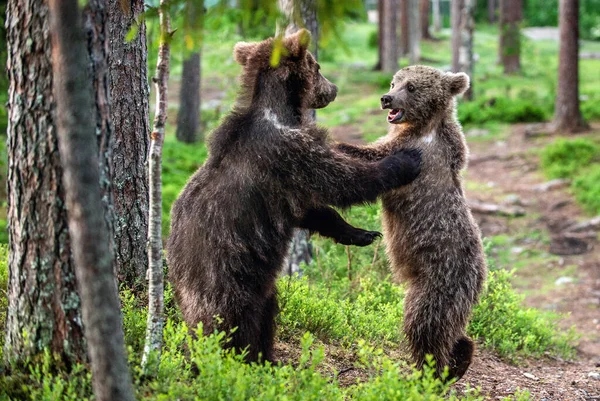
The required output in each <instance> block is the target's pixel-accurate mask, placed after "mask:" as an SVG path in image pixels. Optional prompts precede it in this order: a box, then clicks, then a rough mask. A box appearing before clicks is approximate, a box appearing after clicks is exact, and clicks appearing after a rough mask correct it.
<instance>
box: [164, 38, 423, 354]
mask: <svg viewBox="0 0 600 401" xmlns="http://www.w3.org/2000/svg"><path fill="white" fill-rule="evenodd" d="M309 39H310V38H309V35H308V33H307V31H304V30H303V31H300V32H299V33H298V34H297V35H294V36H291V37H289V38H287V39H285V40H284V41H283V47H284V49H283V52H282V57H281V59H280V62H279V65H278V66H277V67H274V66H272V65H271V54H272V51H273V48H274V47H273V46H274V39H268V40H265V41H263V42H260V43H238V44H237V45H236V46H235V49H234V58H235V60H236V61H237V62H238V63H240V64H241V65H242V66H243V73H242V76H241V82H242V92H241V95H240V96H239V98H238V102H237V104H236V106H235V107H234V109H233V111H232V112H231V114H230V115H228V116H227V117H226V118H225V119H224V120H223V122H222V124H221V125H220V126H219V127H218V128H217V129H216V130H215V132H214V133H213V134H212V135H211V138H210V144H209V158H208V160H207V161H206V163H205V164H204V165H203V166H202V167H201V168H200V169H199V170H198V171H197V172H196V173H195V174H194V175H193V176H192V177H191V179H190V180H189V182H188V183H187V185H186V187H185V188H184V189H183V191H182V192H181V194H180V195H179V198H178V199H177V200H176V201H175V203H174V205H173V209H172V211H171V233H170V236H169V239H168V244H167V251H168V252H167V259H168V265H169V279H170V281H171V283H172V284H173V286H174V289H175V294H176V300H177V302H178V304H179V306H180V308H181V311H182V313H183V317H184V319H185V321H186V323H187V324H188V326H189V327H190V328H195V327H196V326H197V325H198V323H200V322H201V323H202V324H203V328H204V333H212V332H213V331H214V330H215V329H220V330H224V331H227V332H231V331H232V330H233V329H234V328H237V330H235V331H233V332H232V333H231V334H230V341H229V342H228V343H227V346H228V347H234V348H235V349H237V350H238V351H241V350H244V349H247V357H246V359H247V361H257V360H259V356H262V360H272V359H273V338H274V334H275V326H274V318H275V315H276V313H277V299H276V287H275V282H276V279H277V277H278V275H279V273H280V271H281V268H282V264H283V261H284V258H285V256H286V253H287V251H288V246H289V243H290V241H291V239H292V231H293V229H294V228H295V227H302V228H307V229H309V230H312V231H317V232H319V233H321V234H323V235H326V236H333V237H334V239H336V240H337V241H338V242H342V243H348V244H361V245H367V244H370V243H371V242H372V241H373V240H374V238H375V236H376V235H377V234H378V233H377V232H369V231H364V230H360V229H357V228H354V227H352V226H350V225H348V224H347V223H346V222H345V221H344V220H343V219H342V218H341V217H340V216H339V214H338V213H337V212H335V211H334V210H333V209H331V208H329V207H328V206H327V205H334V206H339V207H347V206H349V205H352V204H356V203H362V202H366V201H374V200H375V199H376V198H377V196H378V195H380V194H381V193H383V192H386V191H389V190H391V189H393V188H396V187H399V186H401V185H405V184H408V183H409V182H411V181H412V180H414V179H415V177H416V176H417V175H418V174H419V169H420V155H419V152H418V151H414V150H412V151H410V150H409V151H405V150H402V151H400V152H396V153H394V154H393V155H392V154H390V156H388V157H385V158H383V159H382V160H381V161H377V162H369V161H362V160H356V159H354V158H352V157H349V156H347V155H344V154H341V153H336V152H335V151H334V150H333V149H332V147H331V144H330V143H329V141H328V138H327V132H326V130H324V129H321V128H318V127H317V126H315V125H314V124H313V123H310V122H308V121H309V119H308V118H306V115H307V113H308V110H309V109H312V108H321V107H325V106H326V105H327V104H329V103H330V102H331V101H333V100H334V99H335V96H336V92H337V88H336V87H335V85H333V84H332V83H330V82H329V81H328V80H327V79H325V78H324V77H323V76H322V75H321V74H320V73H319V65H318V64H317V63H316V62H315V59H314V58H313V56H312V55H311V54H310V53H309V52H308V51H307V47H308V42H309Z"/></svg>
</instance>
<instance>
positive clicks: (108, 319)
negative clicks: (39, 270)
mask: <svg viewBox="0 0 600 401" xmlns="http://www.w3.org/2000/svg"><path fill="white" fill-rule="evenodd" d="M48 4H49V9H50V17H51V21H50V25H51V31H52V46H53V51H52V60H53V66H54V74H53V77H54V82H55V90H54V92H55V95H56V111H57V113H56V115H57V132H58V135H59V145H60V146H59V150H60V156H61V159H62V165H63V167H64V171H63V179H64V183H65V192H66V199H67V209H68V211H69V231H70V233H71V236H72V248H73V257H74V259H75V263H76V266H77V278H78V281H79V290H80V293H81V301H82V308H83V319H84V323H85V337H86V340H87V344H88V350H89V354H90V361H91V364H92V377H93V385H94V393H95V395H96V398H97V399H98V400H99V401H109V400H133V399H134V397H133V388H132V386H131V378H130V374H129V368H128V366H127V358H126V356H125V343H124V339H123V328H122V321H121V315H120V312H119V298H118V295H117V287H116V282H115V279H114V270H113V263H112V262H113V258H112V250H111V246H110V243H111V240H110V239H111V235H110V232H109V230H108V226H107V224H106V218H105V206H104V204H103V202H102V198H103V192H104V193H105V194H106V192H105V191H103V190H102V189H101V188H100V179H101V176H102V174H101V173H100V169H99V168H98V166H99V164H98V163H99V162H100V163H102V161H100V160H99V159H98V154H97V152H98V148H97V146H95V143H94V142H95V141H94V138H95V137H96V132H97V124H96V123H95V122H94V117H93V110H94V106H95V105H94V103H96V106H97V102H98V99H97V97H98V96H100V95H101V94H102V93H101V92H100V91H98V89H99V88H98V87H96V92H97V95H96V99H95V100H96V102H94V100H93V98H94V95H93V93H94V91H92V88H91V85H90V82H89V77H88V73H87V68H86V67H87V63H88V57H87V55H86V48H85V40H84V35H83V30H82V29H81V24H80V13H79V7H78V4H77V0H50V1H49V3H48ZM88 13H89V14H88V15H90V16H91V17H92V18H91V19H88V20H87V21H88V23H89V22H90V21H93V22H94V24H93V26H94V27H95V28H97V30H98V33H100V36H99V37H101V38H106V37H107V36H106V35H104V28H105V26H106V20H107V18H108V17H107V15H106V3H105V0H104V1H103V0H97V1H95V0H92V1H90V3H89V10H88ZM89 39H90V36H89V32H88V40H89ZM92 40H93V39H92ZM106 49H107V47H105V48H104V49H102V50H100V48H97V49H96V50H98V51H97V52H94V55H96V56H101V55H102V54H104V55H106V52H104V50H106ZM97 61H98V60H96V63H95V66H96V67H99V70H100V71H94V75H96V74H103V75H104V76H106V75H107V70H106V63H98V62H97ZM102 70H103V71H102ZM96 84H98V83H97V82H96ZM102 85H103V87H105V88H106V89H108V82H106V81H105V82H103V83H102ZM103 95H104V100H107V99H108V98H109V97H108V94H107V93H106V92H104V93H103ZM105 107H108V102H106V104H105ZM95 109H96V112H97V110H98V109H97V107H96V108H95ZM104 146H106V147H107V148H108V146H107V145H106V144H104ZM100 166H101V167H102V164H100Z"/></svg>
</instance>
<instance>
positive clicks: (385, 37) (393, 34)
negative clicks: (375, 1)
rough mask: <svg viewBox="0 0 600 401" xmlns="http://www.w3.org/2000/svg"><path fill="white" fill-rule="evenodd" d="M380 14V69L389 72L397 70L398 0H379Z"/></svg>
mask: <svg viewBox="0 0 600 401" xmlns="http://www.w3.org/2000/svg"><path fill="white" fill-rule="evenodd" d="M380 1H381V3H382V7H381V9H382V15H381V16H380V18H379V24H380V25H381V32H382V35H381V37H380V38H379V40H380V41H381V55H380V58H381V71H383V72H387V73H390V74H393V73H395V72H396V71H397V70H398V31H397V17H398V0H380Z"/></svg>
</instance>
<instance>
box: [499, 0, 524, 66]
mask: <svg viewBox="0 0 600 401" xmlns="http://www.w3.org/2000/svg"><path fill="white" fill-rule="evenodd" d="M522 19H523V2H522V0H500V45H499V51H500V61H501V63H502V65H503V66H504V73H505V74H515V73H518V72H519V71H520V70H521V61H520V54H521V33H520V29H519V24H520V23H521V20H522Z"/></svg>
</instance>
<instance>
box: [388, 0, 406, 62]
mask: <svg viewBox="0 0 600 401" xmlns="http://www.w3.org/2000/svg"><path fill="white" fill-rule="evenodd" d="M381 1H384V0H381ZM409 1H410V0H395V3H396V7H397V10H398V11H397V13H396V19H397V20H399V21H400V23H399V24H398V25H399V28H400V51H399V53H400V54H399V55H400V56H406V55H407V54H408V53H409V51H410V43H409V37H410V28H409V21H408V20H409V18H410V11H409V9H410V7H409V5H408V2H409Z"/></svg>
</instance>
